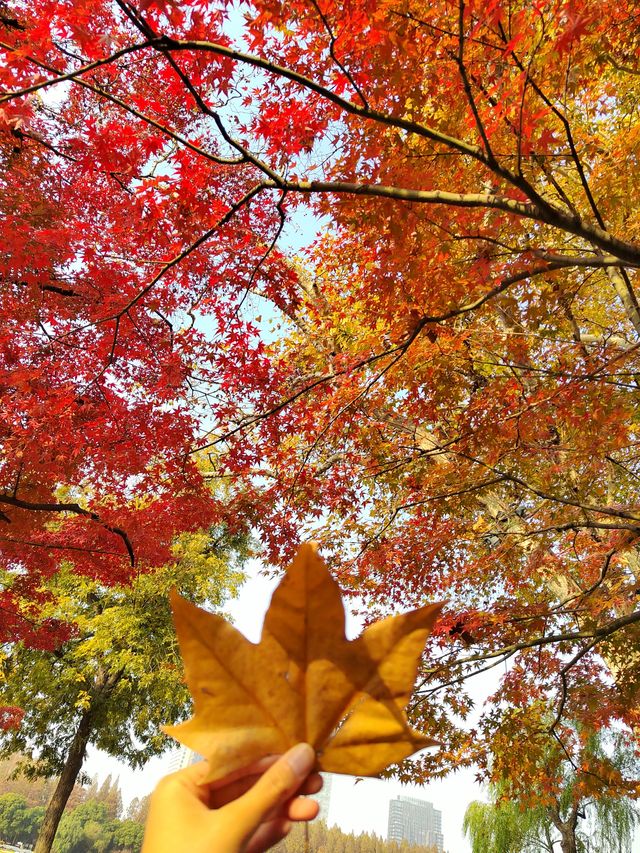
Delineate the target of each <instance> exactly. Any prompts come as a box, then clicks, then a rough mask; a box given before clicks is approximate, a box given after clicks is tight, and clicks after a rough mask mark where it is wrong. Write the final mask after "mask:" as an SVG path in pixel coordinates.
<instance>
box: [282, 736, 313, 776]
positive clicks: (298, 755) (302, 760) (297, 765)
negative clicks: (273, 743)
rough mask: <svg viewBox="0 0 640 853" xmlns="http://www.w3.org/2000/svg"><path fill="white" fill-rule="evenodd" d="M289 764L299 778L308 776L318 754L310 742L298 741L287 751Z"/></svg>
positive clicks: (286, 756)
mask: <svg viewBox="0 0 640 853" xmlns="http://www.w3.org/2000/svg"><path fill="white" fill-rule="evenodd" d="M284 757H285V759H286V760H287V764H288V765H289V767H291V769H292V770H293V772H294V773H295V774H296V776H297V777H298V778H299V779H304V777H305V776H308V775H309V773H310V772H311V770H312V769H313V765H314V764H315V763H316V754H315V751H314V749H313V747H312V746H309V744H308V743H298V744H296V745H295V746H293V747H291V749H290V750H289V751H288V752H287V753H285V756H284Z"/></svg>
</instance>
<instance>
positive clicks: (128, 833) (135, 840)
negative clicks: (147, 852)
mask: <svg viewBox="0 0 640 853" xmlns="http://www.w3.org/2000/svg"><path fill="white" fill-rule="evenodd" d="M143 835H144V825H143V824H142V823H139V822H137V821H135V820H122V821H119V822H118V825H117V827H116V830H115V833H114V836H113V845H114V849H115V850H118V851H123V850H128V851H132V853H138V851H139V850H141V849H142V837H143Z"/></svg>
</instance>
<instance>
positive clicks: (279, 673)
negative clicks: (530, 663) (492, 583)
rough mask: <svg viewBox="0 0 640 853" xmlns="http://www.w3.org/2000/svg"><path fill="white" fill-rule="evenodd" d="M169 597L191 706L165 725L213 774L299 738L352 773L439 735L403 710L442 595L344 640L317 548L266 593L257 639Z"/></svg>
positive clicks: (325, 766)
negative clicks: (418, 727) (420, 727)
mask: <svg viewBox="0 0 640 853" xmlns="http://www.w3.org/2000/svg"><path fill="white" fill-rule="evenodd" d="M172 604H173V610H174V619H175V624H176V629H177V632H178V639H179V641H180V649H181V652H182V657H183V660H184V663H185V671H186V680H187V684H188V685H189V689H190V690H191V693H192V695H193V699H194V706H195V714H194V716H193V717H192V718H191V719H190V720H188V721H187V722H185V723H181V724H179V725H176V726H166V727H165V728H164V730H165V731H166V732H167V733H168V734H170V735H172V736H173V737H174V738H176V740H179V741H180V742H181V743H183V744H185V745H186V746H188V747H190V748H191V749H193V750H195V751H196V752H199V753H200V754H201V755H204V756H205V758H207V759H208V760H209V762H210V765H211V772H210V774H209V781H214V780H215V779H218V778H222V777H223V776H226V775H227V774H228V773H231V772H233V771H234V770H236V769H238V768H240V767H243V766H245V765H248V764H250V763H252V762H253V761H254V760H256V759H258V758H260V757H262V756H263V755H266V754H269V753H280V752H284V751H285V750H286V749H288V748H289V747H290V746H293V745H294V744H295V743H298V742H299V741H306V742H308V743H310V744H311V745H312V746H313V747H314V748H315V749H316V752H317V754H318V767H319V769H321V770H326V771H330V772H334V773H349V774H353V775H358V776H374V775H377V774H378V773H380V771H381V770H383V769H384V768H385V767H387V766H388V765H389V764H393V763H395V762H398V761H402V759H404V758H407V757H408V756H409V755H412V754H413V753H414V752H416V751H417V750H420V749H423V748H424V747H426V746H433V745H435V744H436V743H437V741H434V740H432V739H431V738H429V737H426V736H425V735H423V734H422V733H420V732H417V731H415V730H414V729H412V728H411V727H410V726H409V723H408V721H407V718H406V715H405V712H404V708H405V706H406V704H407V702H408V701H409V698H410V695H411V691H412V689H413V685H414V682H415V678H416V673H417V667H418V660H419V658H420V655H421V654H422V651H423V649H424V644H425V641H426V638H427V637H428V635H429V633H430V631H431V629H432V627H433V624H434V622H435V620H436V618H437V616H438V614H439V612H440V610H441V608H442V605H441V604H430V605H427V606H426V607H421V608H420V609H418V610H413V611H411V612H410V613H405V614H402V615H399V616H390V617H388V618H387V619H383V620H382V621H380V622H376V623H375V624H373V625H371V626H370V627H368V628H367V629H365V631H364V632H363V634H362V635H361V636H360V637H358V638H357V639H356V640H352V641H349V640H347V639H345V635H344V607H343V604H342V598H341V595H340V589H339V587H338V584H337V583H336V582H335V581H334V580H333V578H332V577H331V575H330V573H329V571H328V569H327V568H326V566H325V564H324V562H323V561H322V559H321V558H320V557H319V556H318V554H317V553H316V550H315V547H314V546H313V545H302V546H301V547H300V550H299V551H298V554H297V556H296V558H295V560H294V562H293V565H292V566H291V567H290V568H289V570H288V571H287V573H286V575H285V577H284V578H283V580H282V582H281V583H280V585H279V586H278V588H277V589H276V591H275V592H274V594H273V598H272V600H271V605H270V607H269V611H268V613H267V615H266V618H265V622H264V628H263V632H262V639H261V641H260V643H259V644H257V645H256V644H254V643H251V642H249V640H247V639H246V638H245V637H244V636H243V635H242V634H240V632H239V631H237V630H236V629H235V628H234V627H233V626H232V625H230V624H229V623H228V622H227V621H226V620H225V619H223V618H222V617H221V616H217V615H215V614H212V613H208V612H206V611H204V610H201V609H199V608H198V607H195V606H194V605H192V604H190V603H189V602H187V601H185V600H184V599H182V598H180V596H178V595H177V594H176V593H174V594H173V599H172Z"/></svg>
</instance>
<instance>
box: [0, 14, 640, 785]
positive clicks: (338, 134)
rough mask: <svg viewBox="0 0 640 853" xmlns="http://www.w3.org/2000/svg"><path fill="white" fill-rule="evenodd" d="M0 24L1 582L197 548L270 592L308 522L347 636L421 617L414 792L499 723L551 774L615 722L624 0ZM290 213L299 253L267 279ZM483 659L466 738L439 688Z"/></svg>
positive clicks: (486, 739) (629, 543) (625, 583)
mask: <svg viewBox="0 0 640 853" xmlns="http://www.w3.org/2000/svg"><path fill="white" fill-rule="evenodd" d="M0 18H1V20H0V23H2V27H3V36H2V38H1V39H0V43H1V47H2V50H3V52H4V53H3V55H4V61H3V64H2V68H1V69H0V75H1V80H2V87H3V94H2V96H0V110H1V111H2V112H1V113H0V115H1V116H2V133H3V135H2V157H3V171H4V178H3V189H2V200H1V204H2V209H3V213H4V216H3V219H2V223H1V225H0V228H1V229H2V236H3V246H4V249H3V252H2V255H1V260H0V264H1V266H0V274H1V275H2V280H3V288H2V297H1V298H2V309H1V316H2V318H3V323H2V327H1V329H0V359H1V362H0V365H1V370H2V379H1V381H2V388H3V394H2V402H1V403H0V406H1V409H0V418H1V427H0V428H1V429H2V432H3V443H4V452H3V456H2V462H1V467H0V477H1V479H2V483H1V485H0V489H1V492H0V509H1V510H2V513H3V515H2V516H1V517H0V521H1V522H2V524H1V527H2V538H1V539H0V545H1V546H2V548H3V551H4V553H5V555H6V557H5V559H6V560H7V562H8V564H9V565H10V566H12V567H18V568H19V569H20V570H21V574H20V583H22V584H28V583H29V582H30V581H29V579H30V578H32V577H34V576H37V574H38V572H42V571H53V570H55V566H56V565H57V561H58V560H59V559H61V558H63V557H64V558H65V559H73V560H74V561H75V562H76V563H77V567H78V570H79V571H86V572H95V573H99V574H100V575H101V576H102V577H104V579H105V580H106V581H108V580H109V578H110V577H113V576H115V575H118V576H120V577H121V576H123V575H125V574H126V573H127V572H130V571H131V567H130V565H129V563H130V562H131V553H133V555H134V556H137V559H138V560H139V562H140V564H141V565H142V564H143V563H144V561H145V560H147V559H152V558H153V557H154V555H156V554H157V553H158V552H159V551H161V550H162V548H164V547H166V545H167V543H168V542H169V541H170V538H171V536H172V535H173V533H174V532H175V531H176V530H177V529H182V528H189V527H193V526H196V525H198V524H202V523H206V522H207V520H210V519H212V518H221V517H223V518H228V519H230V520H231V521H232V522H233V523H240V521H239V520H241V521H242V523H246V524H252V525H254V526H255V527H256V528H258V529H259V530H260V532H261V537H262V539H263V541H264V542H265V544H266V547H267V551H268V555H269V558H270V559H271V560H272V561H273V562H274V563H275V562H282V561H284V560H286V559H288V557H289V556H290V555H291V553H292V551H293V548H294V546H295V543H296V540H297V535H298V533H297V531H298V530H299V529H301V527H302V526H304V525H307V526H309V525H313V526H314V527H315V528H316V533H315V535H316V536H317V538H320V539H321V540H322V541H324V542H325V543H331V542H341V543H345V542H346V543H347V546H346V547H344V546H341V547H342V551H341V552H340V553H335V554H333V555H332V559H333V563H334V565H335V570H336V572H337V574H338V575H339V577H340V579H341V580H342V582H343V584H344V585H345V586H347V587H351V588H353V589H354V590H356V591H357V592H358V593H360V594H361V595H362V596H365V597H369V598H370V599H371V601H372V602H373V605H374V606H378V607H379V608H380V609H384V608H388V607H390V606H391V607H394V606H397V605H400V604H401V605H402V606H419V605H420V604H422V602H423V600H425V599H431V598H448V599H449V600H450V602H451V603H450V606H449V609H448V611H447V616H446V617H444V618H443V619H442V621H441V622H440V623H439V628H438V629H437V631H436V636H435V637H434V638H433V639H432V640H431V642H432V643H433V644H435V645H436V646H437V647H438V649H439V653H440V658H439V661H438V664H437V665H433V664H432V665H431V666H430V668H429V670H428V671H425V672H424V673H423V682H422V685H421V687H420V689H419V691H418V697H417V700H416V703H415V704H414V706H413V714H414V716H415V720H416V721H417V722H418V723H419V722H420V719H421V717H424V718H425V719H426V720H427V721H428V722H429V724H430V726H429V727H430V728H433V727H434V726H435V728H436V729H437V730H438V731H439V735H438V736H439V737H440V739H441V740H443V742H444V743H445V748H444V749H443V750H442V751H441V754H440V756H439V758H438V761H439V762H440V764H439V766H440V767H441V768H444V769H446V768H447V767H449V766H451V765H456V764H459V763H460V762H464V761H469V760H473V759H478V760H480V761H484V760H485V759H486V754H487V753H486V749H487V745H489V746H490V745H491V743H492V742H495V743H496V744H498V743H502V741H501V740H500V737H501V733H504V731H505V730H507V729H508V726H509V725H510V718H509V715H508V714H506V713H505V708H506V707H508V708H509V709H510V711H509V713H512V712H513V709H521V710H522V712H523V713H522V714H521V715H520V718H521V720H522V721H523V725H524V724H526V725H525V726H524V735H523V736H526V737H527V738H529V739H531V741H532V742H533V741H536V739H541V738H553V739H560V740H561V742H562V744H563V747H564V748H566V749H567V750H568V752H569V753H570V754H571V753H572V751H575V752H576V754H578V753H579V751H580V738H581V737H582V735H580V734H579V732H588V731H589V730H592V729H594V728H595V729H598V728H601V727H605V726H607V725H608V724H610V723H611V722H612V721H614V720H618V721H621V722H623V723H624V724H626V725H628V726H634V725H637V724H638V711H637V708H638V695H639V694H638V690H639V687H638V676H639V670H640V663H639V659H638V643H639V635H638V625H639V624H640V610H639V609H638V606H637V601H638V598H637V591H638V589H639V588H640V568H639V562H638V550H637V542H638V536H639V533H640V505H639V503H640V502H639V499H638V488H637V484H638V480H639V477H640V468H639V467H638V453H637V442H638V430H637V420H638V418H637V397H638V376H639V375H640V365H639V364H638V352H639V341H640V307H639V305H638V300H637V297H636V293H635V283H636V277H637V272H636V271H637V268H638V265H639V264H640V234H639V229H640V212H639V210H638V205H637V202H636V199H637V197H638V189H639V186H638V185H639V183H640V174H639V171H638V165H637V160H638V145H639V144H640V136H639V130H638V128H639V127H640V123H639V122H638V103H639V102H640V73H639V72H640V64H639V53H640V36H639V35H638V34H639V33H640V27H639V26H638V24H639V23H640V18H639V12H638V10H637V8H636V6H635V4H634V3H631V2H626V0H623V2H620V3H616V4H610V3H605V2H604V1H603V0H546V2H543V0H536V2H528V0H527V2H525V0H511V2H509V0H486V2H485V1H484V0H483V2H475V0H470V2H464V0H459V2H449V0H434V2H425V0H366V2H365V0H347V2H342V3H327V2H324V0H310V2H305V3H302V2H298V0H293V2H287V3H282V2H278V0H253V2H251V3H247V4H246V5H243V7H242V9H241V10H238V9H237V8H236V7H234V6H233V5H232V4H230V3H226V2H224V0H216V2H198V1H197V0H184V2H178V0H150V2H144V3H143V2H139V3H135V2H133V3H130V2H128V0H115V2H114V3H105V2H103V0H80V2H74V3H73V4H72V5H69V4H62V3H60V2H56V0H20V2H17V3H15V4H13V5H12V7H11V10H9V8H8V7H7V6H5V5H4V4H3V5H2V6H1V7H0ZM309 208H310V209H311V210H312V211H313V212H314V213H315V214H316V215H317V216H319V217H324V219H320V220H319V221H320V222H326V223H327V227H326V228H325V227H323V228H322V231H323V233H322V235H321V236H319V237H318V239H317V241H316V242H315V244H314V246H313V247H312V248H311V249H310V250H309V251H307V252H306V253H305V254H304V256H300V257H294V256H293V253H292V252H291V251H289V252H287V251H286V246H287V242H286V241H287V238H288V236H289V245H290V244H291V240H290V233H291V227H292V224H293V226H295V223H296V222H297V221H298V220H297V217H298V215H299V213H300V211H302V210H307V209H309ZM263 309H264V310H263ZM263 315H264V316H263ZM259 317H262V319H259ZM268 318H273V319H274V322H276V323H279V325H280V329H279V332H276V333H274V332H273V331H269V333H268V334H265V327H266V325H267V324H268ZM207 457H208V464H209V463H210V466H211V467H210V469H209V471H208V473H207V476H209V477H218V478H219V479H220V480H221V481H223V482H224V483H226V484H229V483H230V484H231V485H230V486H229V488H230V491H231V500H230V502H229V503H228V504H227V505H226V506H222V505H221V504H220V503H219V502H218V503H216V502H214V501H213V499H211V498H210V496H209V495H208V492H207V490H206V488H205V486H206V482H205V479H206V478H205V477H204V476H203V474H202V470H201V469H199V467H198V465H197V464H196V461H195V460H201V459H207ZM134 495H135V496H136V500H133V496H134ZM62 519H64V523H62ZM337 528H339V529H340V535H339V536H336V535H335V530H336V529H337ZM96 552H102V553H96ZM104 552H110V553H108V554H105V553H104ZM3 606H4V607H5V611H6V612H7V619H6V624H7V629H6V633H7V634H8V635H11V634H12V633H13V634H16V633H18V634H19V633H20V632H24V631H26V628H25V627H24V626H22V627H21V626H20V625H17V624H15V623H12V622H11V614H10V611H11V602H10V592H7V593H5V598H4V604H3ZM502 663H505V664H509V667H510V668H509V669H508V671H507V673H506V676H505V678H504V679H503V681H502V684H501V687H500V690H499V692H498V694H496V697H495V699H496V701H495V703H494V704H493V705H492V706H490V707H489V709H488V711H487V713H486V715H485V717H484V720H483V723H482V725H481V726H480V727H479V728H478V729H477V730H469V729H468V728H465V726H464V724H459V718H460V716H464V715H465V714H466V713H467V712H468V710H469V708H470V704H471V703H470V699H469V697H468V695H467V694H466V692H465V690H464V686H463V682H465V680H467V679H468V678H470V677H471V676H472V675H473V674H474V673H479V672H483V671H484V670H485V669H487V668H488V667H490V666H492V665H495V664H502ZM541 704H542V705H544V706H545V708H546V709H547V712H546V713H545V715H543V716H542V717H539V716H536V715H535V714H533V713H532V712H531V709H532V708H534V707H535V708H539V707H540V705H541ZM456 715H458V716H457V717H456ZM534 718H535V722H533V720H534ZM527 721H529V722H530V724H529V722H527ZM576 723H578V724H579V725H578V727H577V728H576ZM576 732H578V734H576ZM585 736H586V735H585ZM431 770H433V766H432V765H431V764H430V763H429V762H427V764H425V771H431Z"/></svg>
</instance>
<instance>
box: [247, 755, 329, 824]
mask: <svg viewBox="0 0 640 853" xmlns="http://www.w3.org/2000/svg"><path fill="white" fill-rule="evenodd" d="M315 763H316V754H315V751H314V749H313V747H312V746H310V745H309V744H308V743H299V744H297V745H296V746H294V747H292V748H291V749H290V750H288V751H287V752H285V754H284V755H282V756H281V757H280V758H279V759H278V760H277V761H276V763H275V764H273V765H272V766H271V767H270V768H269V769H268V770H267V771H266V772H265V773H263V775H262V776H261V777H260V778H259V779H258V781H257V782H256V783H255V785H254V786H253V787H252V788H250V789H249V790H248V791H247V792H246V794H243V796H242V797H239V798H238V799H237V800H236V801H235V802H234V803H233V804H230V805H232V806H233V810H234V812H236V818H237V824H236V826H237V827H238V829H240V830H241V831H242V834H243V837H244V838H246V837H248V836H249V835H251V833H252V832H254V830H255V829H256V828H257V827H258V826H259V825H260V824H261V823H262V822H263V821H264V820H265V819H267V818H268V817H269V816H270V814H271V813H272V812H274V811H276V810H277V809H278V806H282V805H284V804H285V803H286V802H287V800H290V799H291V797H293V795H294V794H295V793H296V791H297V790H298V789H299V788H300V786H301V785H302V783H303V782H304V780H305V779H306V778H307V776H308V775H309V773H311V771H312V770H313V767H314V765H315Z"/></svg>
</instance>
